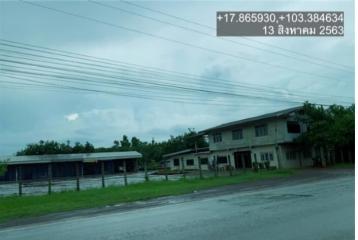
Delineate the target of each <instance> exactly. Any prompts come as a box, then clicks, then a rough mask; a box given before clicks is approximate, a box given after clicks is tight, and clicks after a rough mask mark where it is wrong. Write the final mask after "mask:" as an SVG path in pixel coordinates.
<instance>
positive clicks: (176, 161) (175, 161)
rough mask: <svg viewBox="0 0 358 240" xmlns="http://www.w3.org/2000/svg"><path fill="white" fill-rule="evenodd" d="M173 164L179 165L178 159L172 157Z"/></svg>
mask: <svg viewBox="0 0 358 240" xmlns="http://www.w3.org/2000/svg"><path fill="white" fill-rule="evenodd" d="M174 166H179V159H177V158H176V159H174Z"/></svg>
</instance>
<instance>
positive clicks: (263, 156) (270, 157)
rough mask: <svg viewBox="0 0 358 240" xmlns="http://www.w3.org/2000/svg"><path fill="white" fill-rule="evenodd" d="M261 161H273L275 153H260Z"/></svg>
mask: <svg viewBox="0 0 358 240" xmlns="http://www.w3.org/2000/svg"><path fill="white" fill-rule="evenodd" d="M260 158H261V161H263V162H264V161H273V153H272V152H261V153H260Z"/></svg>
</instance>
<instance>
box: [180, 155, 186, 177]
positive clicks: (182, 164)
mask: <svg viewBox="0 0 358 240" xmlns="http://www.w3.org/2000/svg"><path fill="white" fill-rule="evenodd" d="M181 170H182V172H183V178H184V179H186V174H185V170H184V158H181Z"/></svg>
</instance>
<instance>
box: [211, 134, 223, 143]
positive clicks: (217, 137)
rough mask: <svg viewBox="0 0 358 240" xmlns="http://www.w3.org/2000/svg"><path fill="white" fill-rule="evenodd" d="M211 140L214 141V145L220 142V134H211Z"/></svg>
mask: <svg viewBox="0 0 358 240" xmlns="http://www.w3.org/2000/svg"><path fill="white" fill-rule="evenodd" d="M213 140H214V143H217V142H222V137H221V133H214V134H213Z"/></svg>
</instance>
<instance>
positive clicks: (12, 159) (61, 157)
mask: <svg viewBox="0 0 358 240" xmlns="http://www.w3.org/2000/svg"><path fill="white" fill-rule="evenodd" d="M141 157H142V154H140V153H139V152H136V151H128V152H97V153H71V154H46V155H25V156H3V157H0V161H1V162H6V164H8V165H14V164H35V163H50V162H75V161H76V162H77V161H80V162H94V161H108V160H117V159H136V158H141Z"/></svg>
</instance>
